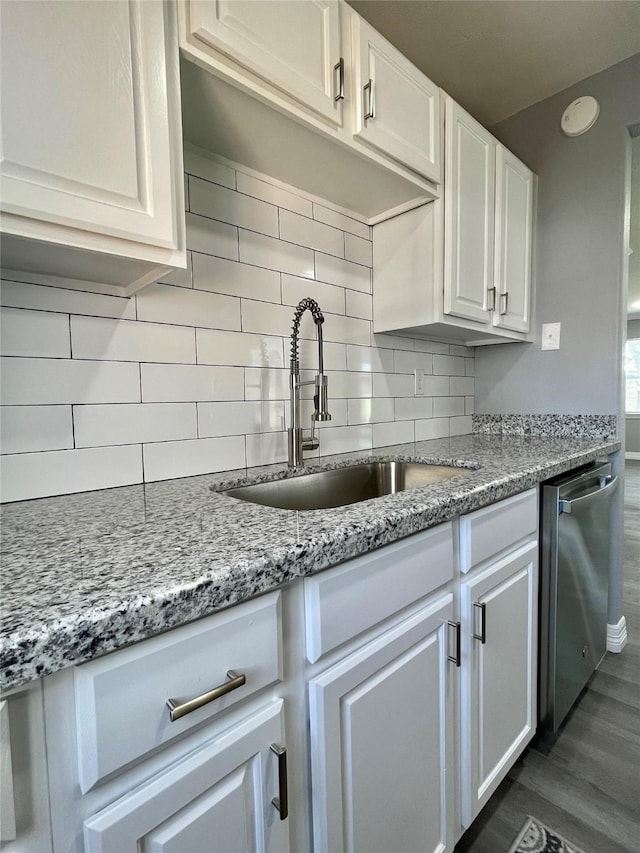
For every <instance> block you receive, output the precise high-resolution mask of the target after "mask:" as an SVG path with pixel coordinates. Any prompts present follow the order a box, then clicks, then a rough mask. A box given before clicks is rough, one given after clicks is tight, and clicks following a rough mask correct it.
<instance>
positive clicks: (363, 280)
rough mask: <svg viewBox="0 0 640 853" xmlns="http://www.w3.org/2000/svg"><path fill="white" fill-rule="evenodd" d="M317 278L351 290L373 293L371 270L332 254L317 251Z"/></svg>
mask: <svg viewBox="0 0 640 853" xmlns="http://www.w3.org/2000/svg"><path fill="white" fill-rule="evenodd" d="M316 278H317V279H318V281H326V282H328V283H329V284H338V285H340V286H341V287H348V288H350V289H351V290H361V291H362V292H363V293H371V270H370V269H368V268H367V267H363V266H361V265H360V264H354V263H351V261H344V260H342V259H341V258H335V257H333V256H332V255H325V254H321V253H320V252H318V253H316Z"/></svg>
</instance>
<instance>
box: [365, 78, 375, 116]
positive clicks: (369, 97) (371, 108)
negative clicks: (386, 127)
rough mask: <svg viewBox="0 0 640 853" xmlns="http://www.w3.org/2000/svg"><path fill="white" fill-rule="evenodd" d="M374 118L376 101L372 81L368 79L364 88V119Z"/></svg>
mask: <svg viewBox="0 0 640 853" xmlns="http://www.w3.org/2000/svg"><path fill="white" fill-rule="evenodd" d="M375 117H376V100H375V92H374V89H373V80H372V79H371V77H369V82H368V83H367V84H366V85H365V86H364V119H365V121H366V120H367V119H368V118H375Z"/></svg>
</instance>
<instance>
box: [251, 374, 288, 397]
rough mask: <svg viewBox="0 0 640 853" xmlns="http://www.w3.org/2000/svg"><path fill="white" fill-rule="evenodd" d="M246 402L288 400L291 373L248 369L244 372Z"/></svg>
mask: <svg viewBox="0 0 640 853" xmlns="http://www.w3.org/2000/svg"><path fill="white" fill-rule="evenodd" d="M244 396H245V399H246V400H288V399H289V371H288V370H284V369H281V370H277V369H274V368H270V367H247V368H246V369H245V371H244Z"/></svg>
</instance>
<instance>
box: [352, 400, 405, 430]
mask: <svg viewBox="0 0 640 853" xmlns="http://www.w3.org/2000/svg"><path fill="white" fill-rule="evenodd" d="M347 402H348V413H347V419H348V421H349V423H350V424H375V423H384V422H385V421H393V420H394V419H395V414H394V405H393V398H392V397H378V398H376V397H370V398H368V399H362V400H348V401H347Z"/></svg>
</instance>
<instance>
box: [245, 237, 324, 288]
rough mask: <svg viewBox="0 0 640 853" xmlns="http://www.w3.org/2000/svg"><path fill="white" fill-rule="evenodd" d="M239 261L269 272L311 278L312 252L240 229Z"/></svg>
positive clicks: (312, 269) (312, 267)
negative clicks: (274, 271) (273, 271)
mask: <svg viewBox="0 0 640 853" xmlns="http://www.w3.org/2000/svg"><path fill="white" fill-rule="evenodd" d="M240 260H241V261H242V262H243V263H245V264H254V265H255V266H257V267H265V268H266V269H269V270H278V271H279V272H287V273H290V274H291V275H300V276H303V277H304V278H313V272H314V258H313V250H312V249H307V248H305V247H304V246H297V245H295V244H294V243H285V242H284V241H283V240H276V239H275V238H274V237H265V236H264V235H263V234H256V233H255V232H253V231H244V230H243V229H242V228H241V229H240Z"/></svg>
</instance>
